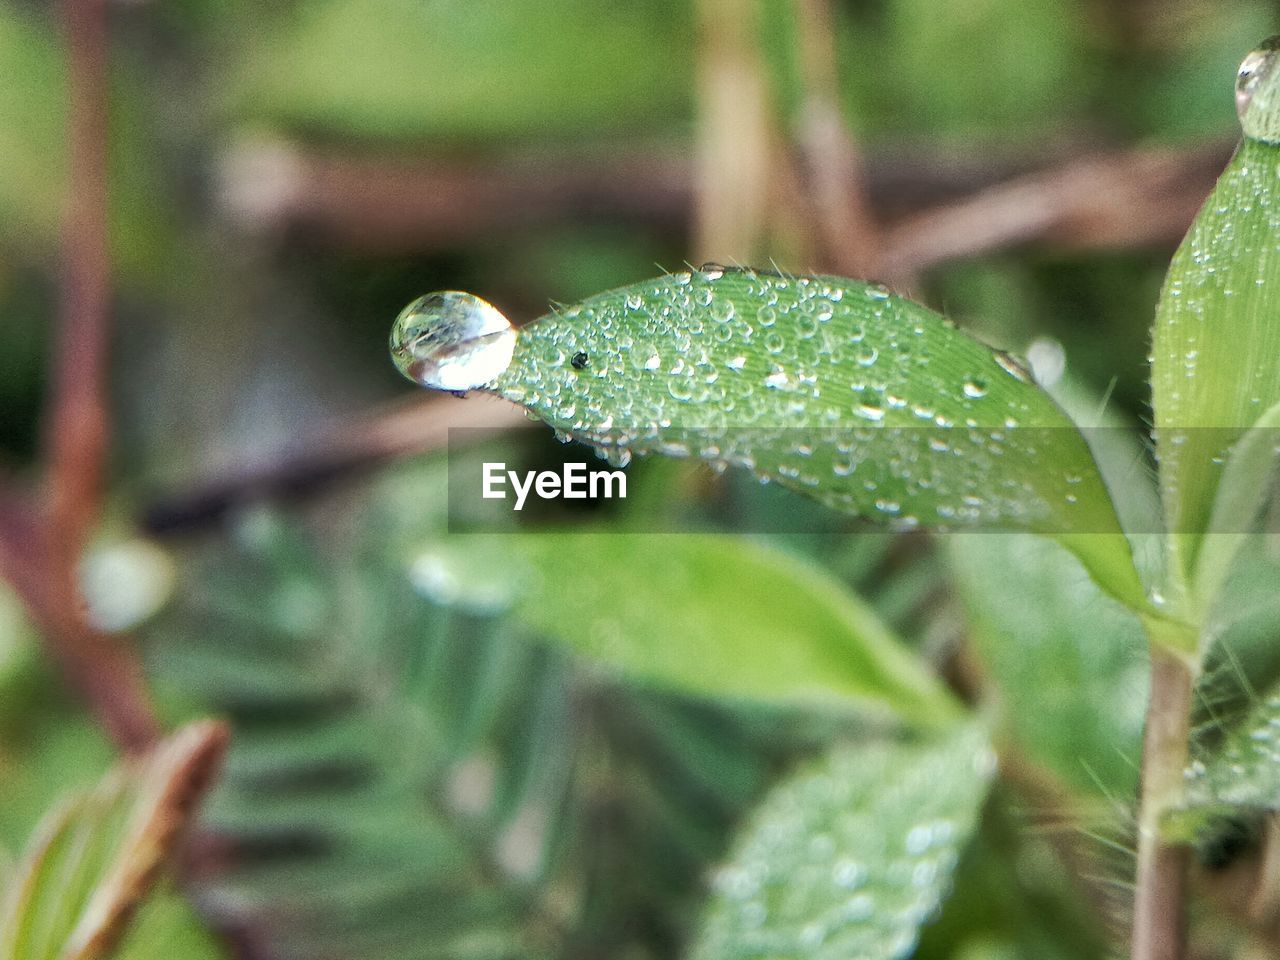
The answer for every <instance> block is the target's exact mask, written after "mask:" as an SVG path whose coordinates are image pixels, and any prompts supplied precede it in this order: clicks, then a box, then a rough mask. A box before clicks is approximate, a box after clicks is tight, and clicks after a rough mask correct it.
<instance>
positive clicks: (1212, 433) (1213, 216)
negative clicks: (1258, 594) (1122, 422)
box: [1152, 139, 1280, 603]
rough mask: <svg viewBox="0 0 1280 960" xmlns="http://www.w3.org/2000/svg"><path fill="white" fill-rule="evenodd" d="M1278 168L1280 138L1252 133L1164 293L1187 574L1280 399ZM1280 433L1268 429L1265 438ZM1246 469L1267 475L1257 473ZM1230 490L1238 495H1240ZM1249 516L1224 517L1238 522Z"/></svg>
mask: <svg viewBox="0 0 1280 960" xmlns="http://www.w3.org/2000/svg"><path fill="white" fill-rule="evenodd" d="M1278 169H1280V147H1277V146H1274V145H1271V144H1266V143H1262V142H1260V141H1256V140H1252V139H1246V140H1245V141H1244V143H1243V144H1242V145H1241V147H1240V149H1239V151H1238V152H1237V154H1236V156H1235V157H1234V158H1233V159H1232V161H1231V164H1230V166H1229V167H1228V168H1227V170H1226V172H1225V173H1224V174H1223V175H1222V179H1221V180H1220V181H1219V182H1218V186H1217V187H1216V188H1215V189H1214V192H1213V194H1212V195H1211V196H1210V197H1209V199H1208V200H1207V201H1206V203H1205V206H1204V208H1203V210H1202V211H1201V213H1200V215H1199V216H1198V217H1197V218H1196V222H1195V224H1194V225H1193V226H1192V228H1191V232H1190V233H1188V234H1187V238H1186V240H1184V241H1183V243H1182V245H1181V246H1180V247H1179V248H1178V252H1177V253H1176V254H1175V256H1174V259H1173V263H1172V264H1171V265H1170V268H1169V274H1168V278H1167V280H1166V282H1165V287H1164V292H1163V293H1162V295H1161V298H1160V306H1159V309H1158V312H1157V316H1156V326H1155V342H1154V347H1153V355H1154V363H1153V367H1152V391H1153V400H1154V406H1155V421H1156V442H1157V450H1158V453H1159V457H1160V482H1161V489H1162V492H1163V495H1164V501H1165V511H1166V522H1167V524H1168V528H1169V530H1170V532H1171V533H1172V534H1174V537H1173V543H1174V545H1175V547H1176V549H1177V551H1178V556H1179V563H1180V567H1181V569H1180V570H1179V572H1180V573H1181V574H1183V575H1185V576H1190V575H1191V574H1192V573H1193V572H1194V571H1195V569H1196V566H1195V565H1196V558H1197V553H1198V551H1199V550H1200V549H1201V541H1202V538H1203V536H1204V534H1205V533H1206V532H1207V531H1208V530H1209V524H1210V521H1211V517H1212V515H1213V508H1214V500H1215V496H1216V494H1217V491H1218V488H1219V485H1220V483H1221V480H1222V476H1223V472H1224V467H1223V464H1224V463H1225V461H1226V459H1227V458H1228V456H1229V455H1230V454H1231V451H1232V447H1233V445H1235V444H1236V443H1237V442H1238V441H1239V440H1240V439H1241V437H1242V436H1244V435H1245V433H1246V431H1247V430H1248V429H1249V428H1250V427H1253V426H1255V425H1258V424H1259V422H1260V421H1261V419H1262V418H1263V416H1264V415H1265V414H1266V413H1267V411H1268V410H1269V409H1270V408H1271V407H1273V406H1274V405H1275V404H1276V403H1278V402H1280V326H1278V325H1277V324H1276V323H1275V322H1274V320H1275V316H1276V315H1277V312H1280V255H1278V253H1280V195H1277V193H1276V190H1275V180H1276V172H1277V170H1278ZM1242 350H1243V351H1244V352H1243V353H1242ZM1273 432H1274V431H1270V430H1268V431H1262V434H1263V435H1264V437H1263V438H1264V440H1271V439H1272V438H1271V436H1269V435H1270V434H1273ZM1250 459H1252V458H1250ZM1246 473H1248V474H1250V476H1249V482H1256V480H1257V477H1256V471H1252V470H1248V471H1246ZM1227 496H1228V500H1229V501H1230V502H1232V503H1236V501H1237V499H1238V497H1239V494H1238V493H1234V494H1232V493H1228V494H1227ZM1239 509H1240V507H1239V505H1237V506H1236V508H1235V509H1234V510H1232V511H1229V512H1235V513H1237V514H1238V511H1239ZM1248 519H1249V518H1248V517H1247V516H1240V515H1235V516H1230V517H1226V516H1224V517H1221V520H1222V521H1223V522H1227V521H1231V522H1232V523H1233V525H1237V524H1242V523H1244V522H1246V521H1247V520H1248ZM1244 529H1246V528H1245V527H1243V526H1236V528H1235V529H1233V530H1232V531H1231V532H1237V533H1238V532H1243V531H1244ZM1214 573H1220V571H1217V570H1215V571H1214ZM1210 575H1211V576H1212V575H1213V574H1210ZM1213 599H1214V598H1213V597H1212V596H1201V597H1200V598H1199V600H1200V601H1202V602H1204V603H1210V602H1212V600H1213Z"/></svg>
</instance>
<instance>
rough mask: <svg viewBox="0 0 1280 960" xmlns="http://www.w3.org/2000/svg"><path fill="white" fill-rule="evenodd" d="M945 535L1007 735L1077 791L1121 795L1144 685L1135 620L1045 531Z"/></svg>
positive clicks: (1135, 747) (1133, 781) (1128, 783)
mask: <svg viewBox="0 0 1280 960" xmlns="http://www.w3.org/2000/svg"><path fill="white" fill-rule="evenodd" d="M946 546H947V549H948V554H949V556H950V558H951V561H952V563H951V569H952V570H953V571H954V575H955V582H956V585H957V587H958V588H959V591H960V594H961V596H962V598H963V600H964V602H965V608H966V613H967V615H968V616H967V622H968V623H969V624H970V630H971V636H972V638H973V641H974V645H975V648H976V650H977V652H978V654H979V656H980V658H981V662H982V665H983V667H984V668H985V671H986V673H987V675H988V678H989V680H990V681H991V683H992V685H993V695H994V696H995V697H996V698H997V699H998V700H999V702H1000V705H1001V707H1002V708H1003V722H1004V726H1005V727H1006V729H1007V731H1008V735H1009V737H1010V738H1011V739H1012V740H1013V741H1014V742H1016V743H1018V744H1019V745H1020V746H1022V747H1024V748H1025V749H1026V750H1027V752H1028V754H1029V755H1030V756H1031V757H1032V758H1034V759H1035V760H1036V761H1037V762H1039V763H1043V764H1044V765H1045V766H1047V767H1048V768H1049V769H1050V770H1052V771H1053V772H1054V773H1056V774H1057V775H1058V777H1060V778H1061V779H1062V780H1063V781H1064V782H1065V783H1067V784H1070V786H1071V787H1072V788H1073V791H1074V792H1077V793H1080V794H1083V795H1085V796H1091V795H1092V796H1097V795H1098V794H1101V797H1102V798H1105V799H1107V800H1110V799H1113V798H1115V797H1123V796H1130V795H1131V794H1132V793H1133V791H1134V789H1135V788H1136V786H1137V771H1138V759H1139V752H1140V751H1139V742H1140V739H1141V734H1142V721H1143V708H1144V706H1145V704H1146V696H1147V695H1146V690H1147V672H1148V671H1147V665H1146V661H1145V659H1144V658H1143V656H1142V648H1143V636H1142V625H1141V624H1140V623H1139V622H1138V619H1137V618H1136V617H1135V616H1134V615H1133V613H1132V612H1130V611H1128V610H1126V609H1125V608H1124V607H1122V606H1120V605H1119V604H1117V603H1116V602H1115V601H1114V600H1112V599H1111V598H1109V597H1106V596H1104V595H1103V594H1102V593H1101V592H1100V591H1099V590H1098V588H1097V587H1096V586H1095V585H1094V583H1093V582H1092V581H1091V580H1090V579H1089V578H1088V576H1086V575H1085V573H1084V571H1083V570H1081V569H1080V566H1079V564H1078V563H1077V562H1076V561H1075V559H1074V558H1073V557H1071V556H1070V555H1069V554H1067V553H1066V552H1064V551H1063V550H1062V549H1061V548H1060V547H1058V546H1056V545H1055V544H1053V543H1051V542H1050V541H1048V540H1045V539H1043V538H1038V537H1029V536H1025V535H1017V534H1007V535H1006V534H998V535H997V534H985V535H978V534H974V535H967V536H956V537H949V538H948V540H947V544H946ZM1011 597H1017V601H1016V602H1011V601H1010V598H1011Z"/></svg>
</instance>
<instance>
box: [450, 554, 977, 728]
mask: <svg viewBox="0 0 1280 960" xmlns="http://www.w3.org/2000/svg"><path fill="white" fill-rule="evenodd" d="M438 557H439V562H440V569H441V572H442V573H441V575H442V577H443V578H445V580H446V581H447V583H448V584H463V583H466V584H470V585H471V586H470V588H469V589H470V590H472V591H482V592H483V593H484V594H485V595H486V596H489V597H492V596H494V593H495V591H502V592H503V593H504V594H505V597H504V599H505V600H506V602H510V603H513V604H514V608H513V610H514V613H515V615H516V616H517V617H518V618H519V619H520V620H522V621H523V622H524V623H525V624H527V626H528V627H529V628H530V629H531V630H533V631H534V632H536V633H538V634H540V635H543V636H547V637H550V638H553V639H555V640H558V641H560V642H562V643H565V644H566V645H568V646H569V647H570V648H571V649H573V650H575V651H577V652H579V653H583V654H586V655H587V656H590V657H592V658H595V659H599V660H602V661H604V662H606V663H608V664H611V665H613V666H616V667H618V668H620V669H621V670H622V671H623V672H625V673H627V674H629V675H631V676H634V677H637V678H639V679H642V680H647V681H652V682H655V683H659V684H662V685H665V686H670V687H672V688H675V689H678V690H684V691H687V692H695V693H700V694H703V695H710V696H714V697H727V698H731V699H732V698H747V699H751V700H757V701H762V702H772V703H790V704H803V703H809V704H820V703H826V704H828V705H832V704H835V705H838V704H841V703H846V702H848V701H849V700H854V701H860V702H863V703H864V704H869V705H872V706H874V707H876V708H878V709H880V710H888V711H891V712H893V713H896V714H898V715H899V716H901V717H903V718H905V719H907V720H910V721H914V722H924V723H934V724H936V723H939V722H946V721H948V720H952V719H955V718H956V717H957V716H959V707H958V705H957V703H956V702H955V701H954V700H953V699H952V698H951V695H950V694H949V693H948V692H947V691H946V689H945V688H944V687H943V686H942V685H941V683H940V682H939V681H937V680H936V679H934V678H933V676H932V675H931V674H930V673H929V672H928V670H927V668H926V667H925V665H924V664H923V663H922V662H921V661H919V660H917V659H916V658H915V657H914V656H913V655H912V654H911V653H909V652H908V651H907V650H906V649H905V648H904V647H902V646H901V644H900V642H899V641H898V640H897V639H896V638H895V637H894V636H893V635H892V634H891V633H890V632H889V630H888V629H887V628H886V627H885V626H884V624H883V623H882V622H881V621H880V620H879V618H878V617H877V616H876V615H875V613H874V612H872V610H871V609H870V608H869V607H867V606H866V605H865V604H863V603H862V602H861V601H859V600H858V599H856V598H855V597H854V596H853V595H851V594H850V593H849V592H848V591H847V590H846V589H844V588H843V587H842V586H841V585H840V584H839V583H837V582H836V581H834V580H832V579H831V578H830V577H829V576H828V575H827V574H826V573H824V572H823V570H822V569H821V568H819V567H816V566H813V565H811V564H809V563H807V562H805V561H802V560H800V559H799V558H796V557H792V556H789V555H787V554H785V553H782V552H780V551H777V550H773V549H770V548H767V547H764V546H761V545H758V544H755V543H752V542H751V541H748V540H744V539H742V538H738V537H727V536H703V535H696V534H689V535H673V536H666V535H655V534H624V533H610V532H605V531H596V532H589V533H554V534H553V533H545V534H538V533H530V534H515V535H493V536H487V535H481V534H476V535H472V536H468V537H466V538H463V539H461V540H460V542H457V543H453V544H450V545H448V546H447V547H442V548H441V552H440V553H439V554H438ZM495 574H497V577H498V578H500V579H497V580H495ZM744 587H746V588H747V589H744Z"/></svg>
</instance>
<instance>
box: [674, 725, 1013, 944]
mask: <svg viewBox="0 0 1280 960" xmlns="http://www.w3.org/2000/svg"><path fill="white" fill-rule="evenodd" d="M994 767H995V760H994V755H993V754H992V752H991V748H990V747H989V746H988V743H987V738H986V733H985V731H984V730H983V729H982V728H981V727H980V726H977V725H974V726H969V727H966V728H964V729H963V730H961V731H960V732H958V733H956V734H955V735H953V736H951V737H949V738H947V739H945V740H942V741H938V742H932V743H926V744H922V745H915V744H911V745H908V744H873V745H870V746H860V747H853V746H842V747H839V748H837V749H835V750H833V751H832V752H831V753H830V754H828V755H827V756H826V757H824V758H823V759H822V760H821V761H819V762H818V763H816V764H814V765H812V766H811V767H810V768H808V769H805V770H803V771H801V772H800V773H797V774H795V775H793V776H791V777H790V778H788V779H787V780H785V781H783V782H782V783H781V784H780V785H779V786H778V787H776V788H775V789H774V790H773V791H772V792H771V793H770V794H769V795H768V796H767V797H766V798H765V800H764V802H763V803H762V804H761V806H760V808H759V809H758V810H757V811H756V814H755V816H754V817H753V818H752V822H751V823H750V824H749V825H748V826H747V828H746V830H745V831H744V833H743V835H742V836H741V837H740V838H739V840H738V842H737V843H736V844H735V847H734V850H733V852H732V854H731V855H730V858H729V862H728V864H727V865H726V866H725V867H724V868H722V869H721V871H720V872H719V874H718V875H717V877H716V879H715V895H714V897H713V898H712V900H711V903H710V904H709V906H708V909H707V913H706V915H705V918H704V921H703V925H702V929H701V931H700V932H699V934H698V937H697V942H696V945H695V947H694V950H693V957H694V960H730V958H749V957H773V958H780V957H805V958H809V960H847V958H849V957H858V958H859V960H894V958H898V957H905V956H908V955H909V954H910V953H911V952H912V950H913V948H914V947H915V944H916V939H917V937H918V931H919V928H920V926H921V925H922V924H923V923H925V922H926V921H927V920H929V919H930V917H931V916H932V915H933V913H934V911H936V909H937V908H938V905H939V904H940V902H941V901H942V899H943V898H944V897H945V896H946V893H947V890H948V887H949V884H950V881H951V875H952V871H953V870H954V869H955V866H956V864H957V862H958V860H959V857H960V853H961V851H962V850H963V849H964V847H965V845H966V844H967V842H968V840H969V837H970V835H971V834H972V833H973V830H974V826H975V824H976V822H977V818H978V812H979V810H980V808H981V806H982V802H983V798H984V797H985V796H986V792H987V785H988V783H989V781H990V778H991V775H992V773H993V771H994Z"/></svg>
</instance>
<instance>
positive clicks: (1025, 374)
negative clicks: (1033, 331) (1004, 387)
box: [995, 341, 1040, 383]
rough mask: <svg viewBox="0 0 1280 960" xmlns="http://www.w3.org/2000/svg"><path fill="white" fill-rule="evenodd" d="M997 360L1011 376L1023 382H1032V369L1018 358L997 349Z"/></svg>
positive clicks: (1001, 367)
mask: <svg viewBox="0 0 1280 960" xmlns="http://www.w3.org/2000/svg"><path fill="white" fill-rule="evenodd" d="M1038 342H1040V341H1037V343H1038ZM1032 346H1033V347H1034V346H1035V344H1032ZM995 360H996V363H997V364H999V365H1000V369H1002V370H1003V371H1004V372H1005V373H1007V374H1009V376H1011V377H1013V378H1014V379H1015V380H1021V381H1022V382H1023V383H1030V382H1031V373H1030V371H1029V370H1027V368H1026V367H1024V366H1023V365H1022V364H1020V363H1019V362H1018V361H1017V360H1015V359H1013V357H1011V356H1009V354H1007V353H1005V352H1004V351H1002V350H997V351H996V354H995Z"/></svg>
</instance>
